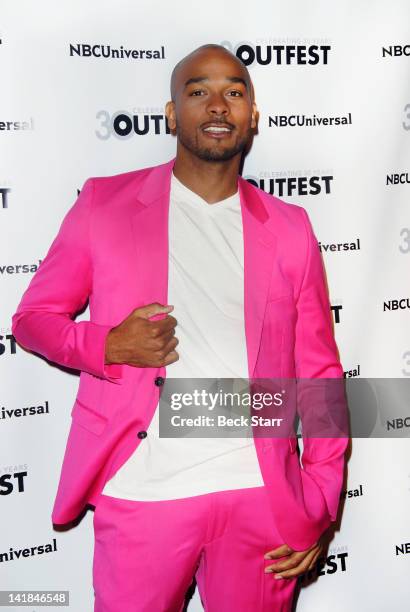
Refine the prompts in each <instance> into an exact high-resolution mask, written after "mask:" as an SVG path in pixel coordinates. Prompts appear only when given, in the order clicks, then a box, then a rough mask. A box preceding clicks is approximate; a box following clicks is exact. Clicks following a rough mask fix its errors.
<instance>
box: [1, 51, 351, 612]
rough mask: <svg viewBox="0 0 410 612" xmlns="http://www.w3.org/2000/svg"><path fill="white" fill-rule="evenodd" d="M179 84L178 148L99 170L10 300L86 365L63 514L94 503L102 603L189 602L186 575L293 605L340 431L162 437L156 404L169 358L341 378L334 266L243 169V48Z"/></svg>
mask: <svg viewBox="0 0 410 612" xmlns="http://www.w3.org/2000/svg"><path fill="white" fill-rule="evenodd" d="M171 98H172V99H171V101H170V102H168V103H167V105H166V115H167V118H168V123H169V126H170V128H171V130H172V131H173V132H174V133H176V135H177V154H176V158H175V159H174V160H171V161H170V162H168V163H166V164H162V165H160V166H156V167H153V168H147V169H144V170H139V171H134V172H129V173H126V174H121V175H117V176H113V177H106V178H96V179H89V180H87V181H86V183H85V185H84V187H83V189H82V191H81V194H80V196H79V198H78V199H77V201H76V203H75V204H74V206H73V207H72V208H71V209H70V210H69V211H68V213H67V215H66V217H65V219H64V221H63V223H62V226H61V228H60V231H59V233H58V235H57V237H56V238H55V240H54V242H53V243H52V245H51V247H50V250H49V252H48V253H47V256H46V258H45V259H44V260H43V262H42V264H41V266H40V268H39V270H38V272H37V273H36V275H35V276H34V277H33V279H32V281H31V283H30V286H29V288H28V289H27V291H26V292H25V294H24V296H23V298H22V301H21V303H20V305H19V307H18V310H17V312H16V313H15V315H14V316H13V327H12V329H13V334H14V335H15V337H16V339H17V340H18V341H19V342H20V343H21V344H22V345H23V346H26V347H27V348H29V349H32V350H34V351H37V352H38V353H41V354H43V355H45V356H46V357H47V358H48V359H50V360H52V361H54V362H56V363H59V364H63V365H65V366H69V367H71V368H75V369H78V370H80V371H81V375H80V385H79V390H78V394H77V398H76V401H75V404H74V407H73V411H72V426H71V430H70V434H69V437H68V441H67V447H66V452H65V456H64V462H63V467H62V473H61V477H60V483H59V488H58V492H57V496H56V500H55V503H54V509H53V516H52V518H53V521H54V522H55V523H66V522H69V521H71V520H73V519H74V518H75V517H76V516H77V515H78V514H79V513H80V512H81V510H82V509H83V508H84V506H85V504H86V503H91V504H93V505H94V506H95V513H94V530H95V549H94V564H93V579H94V590H95V595H96V599H95V610H96V611H97V612H114V611H117V610H118V611H121V612H131V611H135V612H137V611H150V612H151V611H155V612H160V611H163V612H165V611H167V612H173V611H175V612H178V611H180V610H182V607H183V602H184V594H185V592H186V590H187V588H188V587H189V585H190V584H191V582H192V579H193V577H194V576H195V577H196V580H197V583H198V588H199V592H200V596H201V599H202V602H203V604H204V607H205V609H206V610H207V611H209V612H219V611H220V610H224V612H228V611H231V610H232V611H233V610H235V612H239V611H244V612H245V611H246V612H250V611H251V610H252V611H264V610H281V611H284V610H289V609H290V607H291V603H292V597H293V591H294V587H295V583H296V579H297V576H299V575H300V574H302V573H304V572H306V571H307V570H309V569H311V568H312V567H313V565H314V564H315V562H316V560H317V559H318V557H319V556H320V554H321V553H322V551H323V543H322V534H323V533H324V531H325V530H326V529H327V527H328V526H329V524H330V522H331V521H334V520H335V519H336V514H337V509H338V500H339V494H340V489H341V486H342V476H343V468H344V451H345V448H346V444H347V439H346V438H340V439H337V438H323V439H318V438H314V437H313V438H306V439H304V451H303V456H302V463H303V468H302V466H301V465H300V462H299V457H298V453H297V452H296V451H297V441H296V437H295V436H294V435H290V436H287V437H278V438H273V437H267V438H266V437H265V438H263V437H256V436H255V437H254V438H253V439H252V438H251V439H250V440H249V439H244V438H237V439H228V438H224V439H216V438H215V439H209V438H202V439H188V438H181V439H179V438H175V439H161V438H160V437H159V435H158V402H159V396H160V390H161V387H163V385H164V382H165V378H166V377H172V376H174V377H175V378H195V377H222V378H223V377H234V378H235V377H236V378H239V377H249V380H259V379H273V378H275V377H278V378H279V377H280V378H283V379H291V378H292V377H295V376H297V377H299V378H301V379H316V378H321V379H324V378H328V379H332V378H335V379H340V378H342V377H343V371H342V367H341V364H340V361H339V359H338V355H337V348H336V344H335V340H334V337H333V331H332V322H331V314H330V304H329V300H328V296H327V292H326V285H325V279H324V271H323V266H322V262H321V259H320V254H319V250H318V245H317V241H316V239H315V237H314V234H313V230H312V227H311V224H310V221H309V219H308V216H307V214H306V212H305V210H304V209H303V208H302V207H299V206H296V205H290V204H286V203H284V202H282V201H281V200H279V199H278V198H275V197H273V196H269V195H267V194H265V193H263V192H262V191H260V190H258V189H256V188H255V187H253V186H251V185H250V184H249V183H247V182H246V181H245V180H243V179H242V178H241V177H240V176H239V168H240V163H241V158H242V156H243V153H244V151H245V148H246V146H247V144H248V142H249V140H250V138H251V137H252V134H253V132H254V131H255V128H256V125H257V107H256V104H255V100H254V91H253V86H252V83H251V79H250V76H249V73H248V71H247V69H246V68H245V67H244V66H243V65H242V63H241V62H240V61H239V60H238V59H237V58H236V57H235V56H234V55H232V54H231V53H230V52H228V51H227V50H225V49H224V48H223V47H220V46H218V45H205V46H203V47H200V48H199V49H197V50H195V51H194V52H192V53H191V54H189V55H188V56H187V57H185V58H184V59H183V60H182V61H181V62H179V64H177V66H176V67H175V69H174V71H173V74H172V78H171ZM169 298H171V299H169ZM87 299H89V307H90V321H81V322H78V323H76V322H74V321H73V320H72V318H73V316H74V315H75V313H76V312H77V311H78V310H79V309H80V308H81V307H82V306H83V305H84V304H85V303H86V301H87ZM171 312H172V314H170V313H171ZM174 315H175V316H174ZM177 348H178V350H177ZM302 420H303V419H302Z"/></svg>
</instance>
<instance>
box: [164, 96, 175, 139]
mask: <svg viewBox="0 0 410 612" xmlns="http://www.w3.org/2000/svg"><path fill="white" fill-rule="evenodd" d="M165 115H166V118H167V121H168V125H169V129H170V130H171V132H175V129H176V127H177V120H176V113H175V103H174V102H173V101H172V100H170V101H169V102H167V103H166V104H165Z"/></svg>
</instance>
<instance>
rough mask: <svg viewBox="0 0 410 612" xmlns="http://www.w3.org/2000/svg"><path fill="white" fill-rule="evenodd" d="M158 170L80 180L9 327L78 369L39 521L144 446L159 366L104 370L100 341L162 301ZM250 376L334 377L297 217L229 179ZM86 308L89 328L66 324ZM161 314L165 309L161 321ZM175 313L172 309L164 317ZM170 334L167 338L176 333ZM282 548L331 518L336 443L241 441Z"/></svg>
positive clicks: (307, 239)
mask: <svg viewBox="0 0 410 612" xmlns="http://www.w3.org/2000/svg"><path fill="white" fill-rule="evenodd" d="M174 161H175V160H174V159H172V160H171V161H169V162H167V163H165V164H161V165H159V166H155V167H152V168H145V169H142V170H136V171H133V172H127V173H124V174H119V175H117V176H111V177H100V178H90V179H88V180H87V181H86V182H85V184H84V187H83V189H82V191H81V193H80V195H79V197H78V199H77V201H76V202H75V203H74V205H73V206H72V207H71V208H70V210H69V211H68V213H67V214H66V216H65V217H64V219H63V222H62V224H61V227H60V230H59V232H58V234H57V236H56V238H55V239H54V241H53V242H52V244H51V246H50V248H49V251H48V253H47V255H46V257H45V258H44V260H43V261H42V263H41V265H40V267H39V269H38V271H37V272H36V274H35V275H34V277H33V278H32V280H31V282H30V284H29V286H28V288H27V289H26V291H25V293H24V294H23V296H22V299H21V301H20V304H19V306H18V309H17V311H16V312H15V314H14V315H13V318H12V331H13V334H14V336H15V338H16V339H17V341H18V342H19V343H20V344H21V345H22V346H23V347H26V348H28V349H30V350H32V351H35V352H37V353H40V354H41V355H44V356H45V357H46V358H47V359H49V360H51V361H53V362H55V363H57V364H61V365H64V366H67V367H70V368H74V369H77V370H80V382H79V387H78V393H77V397H76V400H75V402H74V406H73V409H72V412H71V416H72V423H71V428H70V432H69V436H68V439H67V445H66V450H65V454H64V459H63V465H62V469H61V475H60V481H59V486H58V490H57V494H56V498H55V501H54V508H53V512H52V520H53V522H54V523H57V524H59V523H66V522H69V521H71V520H73V519H74V518H76V516H77V515H78V514H79V513H80V512H81V511H82V510H83V509H84V506H85V505H86V504H87V503H90V504H94V505H95V503H96V501H97V499H98V497H99V495H100V493H101V491H102V489H103V487H104V484H105V482H106V481H107V480H108V479H109V478H111V477H112V476H113V475H114V473H115V472H116V471H117V470H118V469H119V468H120V467H121V465H122V464H123V463H124V462H125V461H126V460H127V459H128V457H129V456H130V455H131V454H132V453H133V452H134V450H135V449H136V448H137V447H138V445H139V444H143V443H144V441H143V439H141V438H140V437H138V432H140V431H143V430H147V429H148V426H149V423H150V421H151V419H152V417H153V414H154V411H155V408H156V406H157V403H158V399H159V387H158V386H157V384H155V379H156V378H157V377H158V376H161V377H164V378H165V377H166V368H165V367H160V368H137V367H133V366H128V365H126V364H111V365H106V364H105V363H104V361H105V359H104V357H105V340H106V336H107V334H108V332H109V331H110V329H111V328H112V327H113V326H116V325H118V324H119V323H121V322H122V321H123V320H124V319H125V318H126V317H127V316H128V315H129V314H130V312H131V311H132V310H134V309H135V308H137V307H140V306H143V305H146V304H149V303H151V302H160V303H162V304H167V287H168V210H169V191H170V178H171V172H172V168H173V165H174ZM239 193H240V202H241V211H242V221H243V235H244V316H245V333H246V348H247V355H248V368H249V379H255V378H275V377H276V378H277V377H283V378H291V377H294V376H298V377H301V378H320V377H327V378H342V377H343V370H342V366H341V364H340V361H339V358H338V352H337V347H336V343H335V340H334V336H333V328H332V317H331V311H330V303H329V298H328V295H327V289H326V282H325V276H324V270H323V264H322V260H321V256H320V253H319V249H318V243H317V240H316V238H315V236H314V233H313V230H312V227H311V224H310V221H309V218H308V215H307V213H306V211H305V210H304V209H303V208H302V207H300V206H297V205H293V204H287V203H285V202H283V201H282V200H280V199H278V198H276V197H273V196H270V195H268V194H266V193H265V192H263V191H261V190H259V189H257V188H256V187H254V186H252V185H250V184H249V183H248V182H247V181H246V180H244V179H243V178H241V177H239ZM87 300H89V311H90V320H89V321H79V322H76V321H74V320H73V317H74V315H75V314H76V313H77V312H78V311H79V310H80V309H82V308H83V307H84V305H85V304H86V303H87ZM173 314H174V313H173ZM175 317H176V318H178V312H177V311H175ZM176 335H177V336H178V330H177V329H176ZM254 442H255V447H256V452H257V457H258V461H259V465H260V468H261V474H262V477H263V480H264V482H265V484H266V486H267V487H269V491H270V492H271V494H270V498H271V503H272V511H273V514H274V517H275V520H276V524H277V527H278V529H279V531H280V533H281V535H282V536H283V540H284V541H285V542H286V543H287V544H288V545H289V546H291V547H293V548H294V549H295V550H303V549H306V548H308V547H309V546H311V545H312V544H313V543H314V542H315V541H316V539H317V538H318V536H319V535H320V534H321V533H322V532H323V531H324V530H325V529H326V528H327V527H328V526H329V525H330V522H331V521H334V520H335V519H336V514H337V510H338V505H339V496H340V491H341V487H342V482H343V470H344V461H345V460H344V453H345V449H346V446H347V443H348V438H346V437H344V438H322V439H316V438H311V439H306V440H304V448H303V454H302V464H303V467H302V466H301V465H300V462H299V456H298V453H297V440H296V437H295V436H294V435H291V436H290V437H286V438H261V437H254Z"/></svg>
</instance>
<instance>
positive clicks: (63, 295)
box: [12, 179, 123, 383]
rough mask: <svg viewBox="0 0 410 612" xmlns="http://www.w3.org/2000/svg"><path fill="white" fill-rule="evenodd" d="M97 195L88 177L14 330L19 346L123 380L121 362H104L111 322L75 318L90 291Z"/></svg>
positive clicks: (26, 297) (28, 291) (21, 305)
mask: <svg viewBox="0 0 410 612" xmlns="http://www.w3.org/2000/svg"><path fill="white" fill-rule="evenodd" d="M93 197H94V182H93V179H88V180H87V181H86V182H85V183H84V186H83V188H82V190H81V192H80V195H79V196H78V198H77V200H76V202H75V203H74V204H73V206H72V207H71V208H70V209H69V211H68V212H67V214H66V215H65V217H64V219H63V221H62V223H61V226H60V229H59V231H58V234H57V236H56V237H55V239H54V241H53V242H52V244H51V246H50V248H49V250H48V252H47V254H46V256H45V258H44V259H43V261H42V262H41V264H40V266H39V268H38V270H37V271H36V273H35V274H34V276H33V278H32V279H31V282H30V284H29V286H28V288H27V289H26V291H25V292H24V294H23V296H22V298H21V301H20V303H19V305H18V308H17V311H16V312H15V314H14V315H13V316H12V332H13V335H14V337H15V338H16V340H17V342H18V343H19V344H21V346H23V347H24V348H27V349H29V350H31V351H34V352H37V353H39V354H41V355H43V356H44V357H46V358H47V359H49V360H50V361H53V362H55V363H58V364H60V365H64V366H67V367H69V368H73V369H75V370H81V371H84V372H88V373H90V374H93V375H94V376H97V377H100V378H103V379H106V380H109V381H111V382H117V383H121V379H122V374H123V372H122V364H110V365H107V364H105V342H106V337H107V335H108V332H109V331H110V329H111V328H112V326H111V325H99V324H96V323H94V322H91V321H79V322H75V321H73V320H72V319H73V317H74V315H75V314H76V313H77V312H78V311H79V310H81V308H82V307H83V306H84V305H85V304H86V302H87V300H88V297H89V295H90V293H91V291H92V278H93V275H92V258H91V250H90V240H89V237H90V232H89V226H90V218H91V214H92V205H93Z"/></svg>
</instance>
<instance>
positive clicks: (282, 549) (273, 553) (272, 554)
mask: <svg viewBox="0 0 410 612" xmlns="http://www.w3.org/2000/svg"><path fill="white" fill-rule="evenodd" d="M293 552H295V551H294V550H293V548H291V547H290V546H288V545H287V544H282V546H279V547H278V548H274V549H273V550H270V551H269V552H267V553H266V554H265V559H278V558H279V557H285V556H286V555H290V554H291V553H293Z"/></svg>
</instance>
